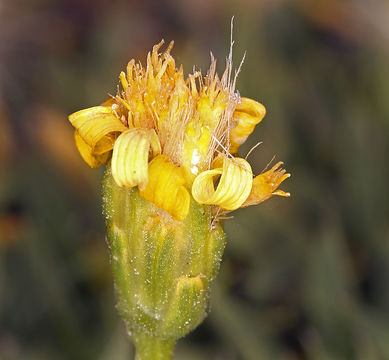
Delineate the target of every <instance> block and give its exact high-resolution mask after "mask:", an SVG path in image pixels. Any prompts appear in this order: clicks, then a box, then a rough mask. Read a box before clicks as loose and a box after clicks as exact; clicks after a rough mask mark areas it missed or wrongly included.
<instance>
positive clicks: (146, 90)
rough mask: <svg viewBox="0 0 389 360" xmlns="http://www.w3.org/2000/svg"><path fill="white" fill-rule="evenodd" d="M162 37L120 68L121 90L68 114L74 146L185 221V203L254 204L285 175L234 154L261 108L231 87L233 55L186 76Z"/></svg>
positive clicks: (218, 207) (223, 207)
mask: <svg viewBox="0 0 389 360" xmlns="http://www.w3.org/2000/svg"><path fill="white" fill-rule="evenodd" d="M162 44H163V41H161V42H160V43H159V44H158V45H155V46H154V47H153V50H152V52H150V53H149V54H148V56H147V64H146V67H143V66H142V65H141V64H140V63H136V62H135V61H134V60H131V61H130V62H129V63H128V65H127V69H126V72H121V73H120V76H119V79H120V84H121V89H119V90H118V93H117V95H116V96H112V97H110V98H109V99H108V100H106V101H105V102H104V103H103V104H102V105H100V106H95V107H92V108H89V109H85V110H81V111H78V112H75V113H73V114H72V115H70V116H69V120H70V122H71V123H72V125H73V126H74V127H75V129H76V130H75V140H76V145H77V147H78V149H79V151H80V153H81V156H82V157H83V159H84V160H85V161H86V163H87V164H88V165H89V166H91V167H92V168H95V167H98V166H100V165H103V164H106V163H107V162H108V161H110V159H111V158H112V161H111V166H112V176H113V178H114V180H115V182H116V183H117V185H119V186H120V187H124V188H133V187H138V188H139V190H140V196H141V197H143V198H145V199H147V200H149V201H151V202H153V203H154V204H155V205H156V206H157V207H158V208H160V209H161V210H162V211H165V212H167V213H168V214H170V215H171V216H172V217H173V218H174V219H175V220H178V221H183V220H184V219H185V217H186V216H187V214H188V211H189V203H190V201H196V202H198V203H199V204H207V205H213V213H214V214H224V213H226V212H228V211H232V210H236V209H238V208H239V207H242V206H243V207H245V206H249V205H255V204H258V203H260V202H262V201H265V200H267V199H268V198H270V197H271V196H273V195H279V196H289V193H286V192H284V191H282V190H278V189H277V188H278V186H279V185H280V184H281V183H282V182H283V181H284V180H285V179H286V178H288V177H289V176H290V175H289V174H287V173H286V172H285V170H282V169H280V165H281V164H282V163H278V164H276V165H275V166H274V167H273V168H272V169H271V170H269V171H267V172H265V173H262V174H259V175H257V176H255V177H254V176H253V173H252V169H251V166H250V165H249V163H248V162H247V161H246V160H244V159H241V158H239V157H235V156H234V155H235V154H236V153H237V152H238V150H239V147H240V145H242V144H243V143H244V142H245V141H246V139H247V137H248V136H249V135H250V134H251V133H252V132H253V131H254V128H255V126H256V125H257V124H258V123H259V122H261V121H262V119H263V117H264V116H265V114H266V110H265V107H264V106H263V105H262V104H260V103H258V102H256V101H254V100H252V99H248V98H244V97H240V96H239V93H238V92H236V91H235V82H236V76H235V77H232V76H231V67H232V63H231V58H229V59H227V67H226V70H225V71H224V73H223V75H222V77H221V78H219V77H218V75H217V74H216V61H215V59H214V58H213V57H212V59H211V66H210V69H209V70H208V72H207V74H206V75H205V76H203V75H202V74H201V73H200V72H194V73H193V74H190V75H189V76H188V78H186V79H185V77H184V73H183V68H182V66H181V67H180V68H177V67H176V63H175V61H174V59H173V57H172V56H171V55H170V52H171V49H172V47H173V42H171V43H170V45H169V46H168V48H167V49H166V50H165V51H164V52H163V53H162V54H159V53H158V51H159V50H160V48H161V46H162Z"/></svg>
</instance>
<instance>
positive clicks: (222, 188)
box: [192, 157, 253, 210]
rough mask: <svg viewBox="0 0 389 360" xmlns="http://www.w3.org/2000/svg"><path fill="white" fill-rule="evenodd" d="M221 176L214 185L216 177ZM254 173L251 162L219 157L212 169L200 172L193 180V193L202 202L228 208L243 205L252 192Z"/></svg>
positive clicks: (232, 208) (236, 207)
mask: <svg viewBox="0 0 389 360" xmlns="http://www.w3.org/2000/svg"><path fill="white" fill-rule="evenodd" d="M218 176H220V180H219V183H218V185H217V187H216V190H215V186H214V178H215V177H218ZM252 183H253V173H252V170H251V166H250V164H249V163H248V162H247V161H246V160H244V159H241V158H234V159H229V158H227V157H222V158H221V157H218V158H216V160H215V162H214V168H213V169H212V170H206V171H203V172H202V173H200V174H199V175H198V176H197V177H196V179H195V180H194V182H193V186H192V195H193V198H194V199H195V200H196V201H197V202H198V203H200V204H208V205H219V206H220V207H221V208H223V209H226V210H235V209H238V208H239V207H241V205H242V204H243V203H244V201H245V200H246V199H247V197H248V196H249V194H250V191H251V186H252Z"/></svg>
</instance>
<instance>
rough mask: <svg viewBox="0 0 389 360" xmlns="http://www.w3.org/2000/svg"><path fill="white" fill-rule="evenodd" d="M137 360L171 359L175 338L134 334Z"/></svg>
mask: <svg viewBox="0 0 389 360" xmlns="http://www.w3.org/2000/svg"><path fill="white" fill-rule="evenodd" d="M132 338H133V341H134V343H135V349H136V354H135V360H171V359H172V356H173V349H174V345H175V340H173V339H160V338H157V337H154V336H150V335H147V334H136V335H133V337H132Z"/></svg>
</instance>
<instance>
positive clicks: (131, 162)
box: [111, 128, 161, 190]
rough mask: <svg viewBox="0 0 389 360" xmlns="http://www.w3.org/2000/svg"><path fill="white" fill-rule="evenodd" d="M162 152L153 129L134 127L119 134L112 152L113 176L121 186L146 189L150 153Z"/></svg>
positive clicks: (153, 154)
mask: <svg viewBox="0 0 389 360" xmlns="http://www.w3.org/2000/svg"><path fill="white" fill-rule="evenodd" d="M150 153H151V155H152V156H155V155H157V154H160V153H161V145H160V143H159V139H158V136H157V134H156V133H155V131H154V130H153V129H139V128H132V129H130V130H127V131H125V132H123V133H122V134H120V135H119V137H118V138H117V139H116V141H115V145H114V148H113V154H112V164H111V166H112V176H113V178H114V179H115V181H116V183H117V184H118V185H119V186H122V187H126V188H131V187H134V186H139V189H141V190H142V189H144V188H145V187H146V185H147V182H148V163H149V155H150Z"/></svg>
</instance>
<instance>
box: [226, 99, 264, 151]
mask: <svg viewBox="0 0 389 360" xmlns="http://www.w3.org/2000/svg"><path fill="white" fill-rule="evenodd" d="M265 115H266V109H265V107H264V106H263V105H262V104H260V103H259V102H256V101H254V100H252V99H248V98H242V99H241V103H240V104H239V105H238V106H237V107H236V108H235V111H234V114H233V119H232V122H233V124H234V123H235V124H236V126H235V127H234V128H233V129H231V131H230V152H231V153H232V154H235V153H237V152H238V149H239V147H240V145H242V144H243V143H244V142H245V141H246V139H247V137H248V136H249V135H250V134H251V133H252V132H253V131H254V128H255V126H256V125H257V124H259V123H260V122H261V121H262V119H263V118H264V117H265Z"/></svg>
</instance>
